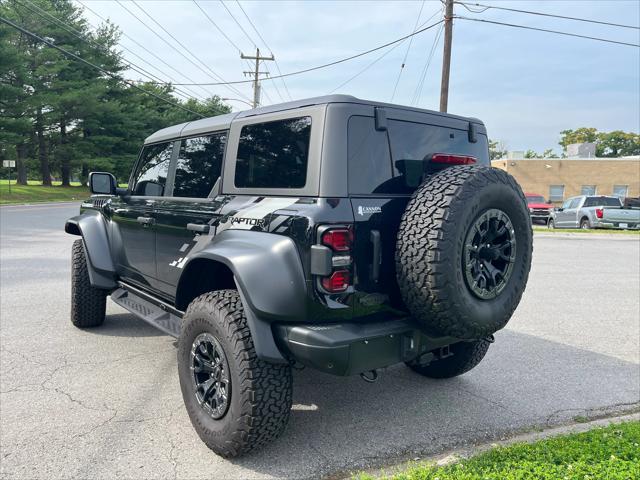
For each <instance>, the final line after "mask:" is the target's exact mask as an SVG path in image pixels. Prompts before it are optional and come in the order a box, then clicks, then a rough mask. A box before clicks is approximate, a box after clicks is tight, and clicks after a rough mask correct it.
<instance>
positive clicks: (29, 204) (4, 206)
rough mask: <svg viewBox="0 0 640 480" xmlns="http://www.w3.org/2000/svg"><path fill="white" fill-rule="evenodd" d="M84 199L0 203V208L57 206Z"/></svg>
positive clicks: (78, 202) (75, 203) (79, 201)
mask: <svg viewBox="0 0 640 480" xmlns="http://www.w3.org/2000/svg"><path fill="white" fill-rule="evenodd" d="M83 201H84V200H67V201H64V202H35V203H6V204H3V205H0V210H2V209H3V208H11V207H23V208H24V207H47V206H51V207H55V206H65V205H78V204H80V203H82V202H83Z"/></svg>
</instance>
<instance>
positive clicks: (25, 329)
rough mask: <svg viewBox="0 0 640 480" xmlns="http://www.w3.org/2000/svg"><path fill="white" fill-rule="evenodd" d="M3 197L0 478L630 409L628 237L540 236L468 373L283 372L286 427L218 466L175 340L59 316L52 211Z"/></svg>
mask: <svg viewBox="0 0 640 480" xmlns="http://www.w3.org/2000/svg"><path fill="white" fill-rule="evenodd" d="M77 209H78V206H77V204H76V205H69V204H67V205H51V206H30V207H26V206H25V207H19V206H16V207H2V208H0V224H1V232H0V233H1V237H0V244H1V253H0V262H1V276H0V282H1V283H0V314H1V318H0V380H1V381H0V477H2V478H3V479H13V478H16V479H18V478H20V479H22V478H46V479H58V478H189V479H192V478H193V479H196V478H198V479H199V478H215V479H249V478H251V479H253V478H295V479H302V478H317V477H321V476H325V475H331V474H336V473H339V472H348V471H350V470H357V469H359V468H363V467H367V466H375V465H380V464H385V463H391V462H393V461H394V460H397V459H402V458H407V457H409V458H412V457H417V456H421V455H426V454H429V453H435V452H438V451H441V450H442V449H445V448H449V447H453V446H458V445H461V444H467V443H470V442H477V441H483V440H489V439H497V438H502V437H505V436H509V435H510V434H513V433H515V432H521V431H523V430H527V429H530V428H534V427H545V426H552V425H557V424H560V423H564V422H569V421H571V420H572V419H574V418H576V417H592V416H599V415H608V414H615V413H620V412H626V411H629V410H634V409H637V408H638V407H639V404H640V300H639V298H638V292H640V238H639V237H637V236H626V235H620V236H599V235H598V236H596V235H580V234H578V235H574V236H568V235H558V234H551V233H550V234H536V237H535V243H534V262H533V269H532V272H531V277H530V281H529V286H528V288H527V291H526V293H525V296H524V299H523V302H522V304H521V305H520V307H519V308H518V310H517V311H516V313H515V316H514V318H513V319H512V321H511V322H510V323H509V325H508V327H507V328H506V329H505V330H503V331H501V332H499V333H498V334H496V343H495V344H494V345H493V346H492V347H491V348H490V350H489V353H488V355H487V357H486V359H485V360H484V361H483V362H482V363H481V364H480V365H479V366H478V367H477V368H476V369H474V370H473V371H471V372H470V373H468V374H466V375H464V376H461V377H459V378H456V379H451V380H444V381H442V380H441V381H435V380H429V379H425V378H422V377H420V376H418V375H416V374H413V373H412V372H411V371H409V370H408V369H407V368H405V367H404V366H397V367H393V368H390V369H387V370H386V371H383V372H382V373H381V379H380V380H379V381H378V382H377V383H374V384H368V383H365V382H363V381H362V380H361V379H360V378H359V377H352V378H338V377H331V376H328V375H324V374H320V373H316V372H313V371H310V370H304V371H301V372H296V375H295V379H294V406H293V412H292V416H291V421H290V423H289V426H288V428H287V430H286V431H285V433H284V435H283V436H282V437H281V438H280V439H279V440H277V441H276V442H274V443H273V444H271V445H269V446H268V447H267V448H264V449H262V450H260V451H258V452H256V453H254V454H251V455H249V456H246V457H243V458H240V459H235V460H231V461H228V460H223V459H222V458H220V457H218V456H216V455H215V454H213V453H212V452H211V451H209V450H208V449H207V448H206V447H205V446H204V445H203V444H202V443H201V442H200V440H199V438H198V437H197V435H196V433H195V431H194V430H193V429H192V428H191V424H190V422H189V419H188V417H187V414H186V411H185V410H184V407H183V403H182V398H181V394H180V389H179V385H178V378H177V371H176V350H175V347H174V340H173V339H172V338H171V337H168V336H166V335H164V334H162V333H160V332H158V331H156V330H154V329H153V328H152V327H150V326H147V325H146V324H145V323H143V322H141V321H139V320H137V319H135V318H134V317H133V316H131V315H129V314H128V313H126V312H125V311H124V310H122V309H120V308H119V307H117V306H115V305H114V304H113V303H110V304H109V306H108V312H107V313H108V317H107V320H106V322H105V324H104V326H103V327H102V328H99V329H94V330H89V331H80V330H77V329H75V328H74V327H72V325H71V324H70V322H69V266H70V265H69V257H70V247H71V243H72V241H73V237H71V236H69V235H66V234H65V233H64V232H63V224H64V220H65V219H66V218H68V217H69V216H72V215H74V214H75V213H76V212H77Z"/></svg>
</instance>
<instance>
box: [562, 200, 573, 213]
mask: <svg viewBox="0 0 640 480" xmlns="http://www.w3.org/2000/svg"><path fill="white" fill-rule="evenodd" d="M572 202H573V199H572V198H570V199H569V200H567V201H565V202H564V203H563V204H562V208H564V209H565V210H566V209H568V208H570V206H571V203H572Z"/></svg>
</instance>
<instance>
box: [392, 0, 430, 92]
mask: <svg viewBox="0 0 640 480" xmlns="http://www.w3.org/2000/svg"><path fill="white" fill-rule="evenodd" d="M424 2H425V0H422V3H421V4H420V11H419V12H418V18H416V24H415V25H414V26H413V31H414V32H415V31H416V30H417V29H418V22H420V17H421V16H422V10H423V9H424ZM436 13H437V12H436ZM412 43H413V37H411V38H410V39H409V45H407V50H406V51H405V52H404V58H403V59H402V63H401V64H400V71H399V72H398V77H397V78H396V84H395V85H394V86H393V93H392V94H391V100H389V102H391V103H393V99H394V97H395V96H396V91H397V90H398V84H399V83H400V77H401V76H402V72H403V70H404V66H405V64H406V63H407V57H409V50H411V45H412Z"/></svg>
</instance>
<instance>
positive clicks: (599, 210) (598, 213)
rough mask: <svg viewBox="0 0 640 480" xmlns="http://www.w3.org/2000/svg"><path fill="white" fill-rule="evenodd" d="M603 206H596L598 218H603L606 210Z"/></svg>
mask: <svg viewBox="0 0 640 480" xmlns="http://www.w3.org/2000/svg"><path fill="white" fill-rule="evenodd" d="M602 210H603V209H602V208H596V217H598V218H602V216H603V214H604V212H603V211H602Z"/></svg>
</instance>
